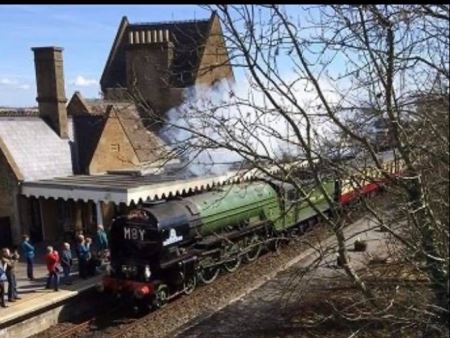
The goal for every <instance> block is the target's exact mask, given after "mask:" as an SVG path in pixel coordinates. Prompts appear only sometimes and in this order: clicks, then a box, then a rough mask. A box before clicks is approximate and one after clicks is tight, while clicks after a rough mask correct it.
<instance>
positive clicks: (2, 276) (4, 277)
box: [0, 266, 8, 282]
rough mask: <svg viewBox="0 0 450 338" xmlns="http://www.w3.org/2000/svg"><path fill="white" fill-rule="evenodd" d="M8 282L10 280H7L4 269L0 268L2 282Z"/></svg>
mask: <svg viewBox="0 0 450 338" xmlns="http://www.w3.org/2000/svg"><path fill="white" fill-rule="evenodd" d="M7 280H8V278H6V272H5V270H3V267H2V266H0V282H5V281H7Z"/></svg>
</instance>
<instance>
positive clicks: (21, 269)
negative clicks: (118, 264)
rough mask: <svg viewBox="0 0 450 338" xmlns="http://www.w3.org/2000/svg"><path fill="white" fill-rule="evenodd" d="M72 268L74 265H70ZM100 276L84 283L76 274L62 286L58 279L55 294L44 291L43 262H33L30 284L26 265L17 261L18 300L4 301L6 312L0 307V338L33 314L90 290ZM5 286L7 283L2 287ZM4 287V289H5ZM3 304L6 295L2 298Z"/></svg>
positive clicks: (99, 279) (45, 269)
mask: <svg viewBox="0 0 450 338" xmlns="http://www.w3.org/2000/svg"><path fill="white" fill-rule="evenodd" d="M74 266H75V268H76V266H77V264H74ZM102 275H103V274H102V273H98V274H97V275H96V276H93V277H89V278H87V279H80V278H79V277H78V271H76V269H75V271H73V272H72V273H71V279H72V284H71V285H65V284H64V282H63V278H61V279H60V287H59V291H54V290H53V289H45V286H46V281H47V276H48V272H47V267H46V265H45V264H44V262H36V264H35V266H34V277H35V280H33V281H30V280H28V278H27V275H26V263H24V262H22V261H20V262H19V263H18V264H17V266H16V280H17V290H18V295H19V297H20V298H21V299H19V300H16V301H15V302H8V301H6V305H7V306H8V307H7V308H2V307H0V336H2V329H4V328H6V327H8V326H10V325H14V324H15V323H17V322H20V321H21V320H22V319H25V318H30V317H32V316H33V314H35V313H42V312H44V311H46V309H51V308H52V307H55V306H57V305H58V304H62V303H64V302H65V301H68V300H70V299H71V298H74V297H76V296H77V295H79V294H80V293H82V292H84V291H87V290H90V289H92V288H94V287H95V286H96V285H97V284H98V283H99V282H100V281H101V278H102ZM5 284H7V283H5ZM5 286H6V285H5ZM5 299H6V300H7V295H6V294H5Z"/></svg>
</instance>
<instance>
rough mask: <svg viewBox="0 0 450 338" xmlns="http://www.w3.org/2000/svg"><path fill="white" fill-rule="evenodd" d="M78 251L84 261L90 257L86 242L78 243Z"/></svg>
mask: <svg viewBox="0 0 450 338" xmlns="http://www.w3.org/2000/svg"><path fill="white" fill-rule="evenodd" d="M78 252H79V253H80V258H81V259H83V260H86V261H87V260H89V259H91V250H90V249H89V247H88V246H87V245H86V244H78Z"/></svg>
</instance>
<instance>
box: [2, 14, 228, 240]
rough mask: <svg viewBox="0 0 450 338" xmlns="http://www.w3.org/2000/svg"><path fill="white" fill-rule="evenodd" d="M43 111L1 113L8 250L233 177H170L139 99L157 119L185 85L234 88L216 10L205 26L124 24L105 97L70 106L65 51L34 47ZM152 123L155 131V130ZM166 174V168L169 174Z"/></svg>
mask: <svg viewBox="0 0 450 338" xmlns="http://www.w3.org/2000/svg"><path fill="white" fill-rule="evenodd" d="M32 50H33V52H34V59H35V68H36V83H37V102H38V109H37V110H36V109H32V110H26V111H25V110H13V111H3V112H0V234H1V235H0V246H5V245H11V244H17V243H18V242H19V241H20V238H21V235H22V234H23V233H29V234H30V235H31V239H32V241H34V242H40V241H48V242H55V241H62V240H64V239H68V238H70V236H73V234H74V232H75V231H76V230H84V231H85V232H87V233H89V232H90V233H93V232H94V231H95V228H96V225H97V224H103V225H105V227H106V228H107V227H108V226H109V225H110V223H111V221H112V218H113V217H114V216H115V215H117V214H119V213H122V212H126V211H127V209H128V208H129V207H132V206H133V205H135V204H137V203H139V202H142V201H147V200H153V199H159V198H166V197H170V196H175V195H181V194H185V193H189V192H192V191H196V190H201V189H208V188H210V187H212V186H214V185H217V184H222V183H224V182H226V181H228V180H229V179H230V178H231V177H232V176H231V174H228V175H224V176H221V177H211V178H195V179H193V178H186V177H181V176H179V175H178V176H176V175H175V176H174V175H173V174H171V172H170V170H169V168H170V166H171V165H172V166H176V164H177V159H176V158H171V160H170V161H167V157H166V155H167V154H168V152H170V148H169V147H168V146H167V145H166V144H165V143H164V141H163V140H162V139H161V137H160V136H159V135H158V128H154V125H151V124H149V125H144V123H143V119H142V111H141V110H140V108H139V107H138V106H137V105H136V101H135V100H134V98H135V97H136V96H138V95H139V96H140V97H143V100H144V101H145V103H146V104H147V105H148V106H150V107H151V108H152V109H153V110H154V111H155V112H157V113H159V114H164V113H165V112H166V111H167V110H169V109H170V108H173V107H176V106H178V105H179V104H180V103H182V100H183V95H182V93H183V91H184V90H185V89H186V88H189V87H192V86H195V85H198V84H202V85H212V84H214V83H215V82H216V81H219V80H221V79H224V78H226V79H229V80H230V81H233V72H232V68H231V65H230V63H229V60H228V54H227V50H226V46H225V42H224V38H223V35H222V30H221V27H220V22H219V20H218V17H217V16H216V14H215V13H213V14H212V15H211V17H210V18H209V19H207V20H196V21H195V20H194V21H183V22H164V23H137V24H130V23H129V22H128V19H127V18H126V17H124V18H123V19H122V21H121V23H120V25H119V28H118V32H117V34H116V38H115V40H114V43H113V46H112V48H111V52H110V54H109V57H108V60H107V62H106V65H105V68H104V71H103V75H102V77H101V80H100V84H101V87H102V91H103V99H96V100H89V99H85V98H83V96H82V94H81V93H79V92H75V93H74V94H73V96H72V97H71V99H70V100H69V102H68V103H67V99H66V93H65V86H64V73H63V56H62V52H63V50H62V48H58V47H39V48H33V49H32ZM150 126H151V127H150ZM161 171H164V172H163V173H162V174H161Z"/></svg>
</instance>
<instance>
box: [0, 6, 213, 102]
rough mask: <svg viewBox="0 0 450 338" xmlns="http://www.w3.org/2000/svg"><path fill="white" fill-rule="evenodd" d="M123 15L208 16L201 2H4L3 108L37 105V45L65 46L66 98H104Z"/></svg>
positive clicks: (139, 18)
mask: <svg viewBox="0 0 450 338" xmlns="http://www.w3.org/2000/svg"><path fill="white" fill-rule="evenodd" d="M123 16H127V17H128V20H129V21H130V22H131V23H134V22H153V21H171V20H191V19H207V18H209V16H210V13H209V11H208V10H206V9H204V8H202V7H200V6H197V5H0V107H1V106H8V107H30V106H36V105H37V103H36V85H35V81H36V79H35V70H34V56H33V52H32V51H31V48H32V47H43V46H58V47H62V48H64V52H63V58H64V78H65V86H66V97H67V98H68V99H70V97H71V96H72V94H73V92H74V91H76V90H79V91H80V92H81V93H82V95H83V96H84V97H88V98H93V97H98V96H99V92H100V85H99V80H100V77H101V74H102V72H103V68H104V66H105V63H106V59H107V57H108V54H109V51H110V48H111V46H112V43H113V40H114V38H115V35H116V32H117V28H118V25H119V23H120V20H121V18H122V17H123Z"/></svg>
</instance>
